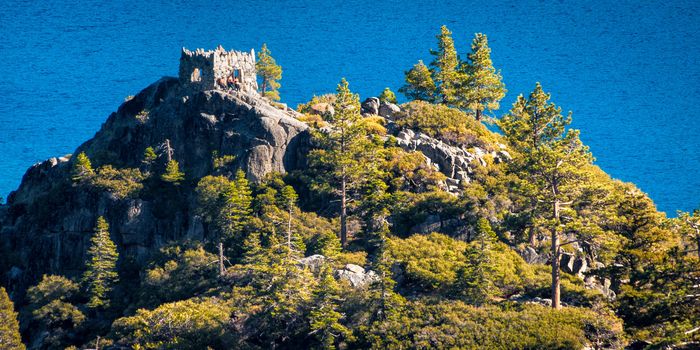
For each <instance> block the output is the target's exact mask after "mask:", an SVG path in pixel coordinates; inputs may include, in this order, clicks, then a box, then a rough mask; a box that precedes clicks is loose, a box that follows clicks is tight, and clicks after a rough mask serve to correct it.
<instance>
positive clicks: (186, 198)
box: [0, 77, 309, 289]
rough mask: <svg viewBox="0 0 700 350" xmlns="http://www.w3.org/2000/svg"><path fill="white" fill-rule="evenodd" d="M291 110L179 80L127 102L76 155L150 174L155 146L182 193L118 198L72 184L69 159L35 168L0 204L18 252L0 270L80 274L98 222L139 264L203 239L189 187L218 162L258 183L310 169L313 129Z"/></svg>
mask: <svg viewBox="0 0 700 350" xmlns="http://www.w3.org/2000/svg"><path fill="white" fill-rule="evenodd" d="M292 113H293V112H292V111H285V110H282V109H279V108H276V107H273V106H272V105H270V104H269V103H268V102H267V101H266V100H264V99H262V98H260V97H259V96H258V95H257V93H254V92H253V93H249V94H246V93H238V92H224V91H221V90H209V91H192V90H190V89H188V87H187V86H182V85H181V84H180V83H179V82H178V80H177V79H175V78H168V77H166V78H162V79H160V80H159V81H157V82H155V83H154V84H152V85H151V86H149V87H147V88H146V89H144V90H143V91H141V92H140V93H139V94H138V95H136V96H134V97H131V98H129V99H128V100H127V101H126V102H124V103H123V104H122V105H121V106H120V107H119V109H118V110H117V111H116V112H114V113H112V114H111V115H110V116H109V118H108V119H107V121H106V122H105V123H104V125H102V127H101V129H100V131H98V132H97V134H96V135H95V136H94V137H93V138H92V139H91V140H89V141H87V142H85V143H84V144H82V145H81V146H80V147H78V149H77V150H76V151H75V153H74V154H79V153H80V152H85V153H86V154H87V155H88V157H89V158H90V159H91V160H92V163H93V166H94V167H95V168H98V167H99V166H103V165H107V164H109V165H112V166H113V167H115V168H117V169H122V168H142V169H143V166H144V165H143V163H142V161H143V154H144V150H145V149H146V148H147V147H152V148H154V149H155V151H156V153H157V154H158V159H157V160H156V162H155V163H154V164H155V165H153V166H154V167H156V168H161V169H162V168H163V167H164V166H165V163H166V162H167V158H168V157H171V158H172V159H175V160H177V161H178V162H179V163H180V169H182V170H183V171H184V172H185V174H186V180H185V182H184V183H183V184H182V185H181V186H178V187H177V188H175V189H174V190H175V191H176V193H174V195H170V196H163V195H162V193H161V192H158V191H165V190H163V189H157V188H156V189H146V190H144V191H142V192H143V193H141V194H140V195H139V196H136V197H137V198H129V196H126V198H121V197H120V196H117V195H114V194H113V193H110V192H109V191H104V190H102V191H88V190H85V189H84V188H82V187H78V186H75V184H73V183H72V182H71V180H70V171H71V167H72V163H73V162H74V160H72V159H70V157H61V158H51V159H49V160H47V161H44V162H42V163H39V164H36V165H34V166H32V167H31V168H30V169H29V170H28V171H27V173H26V174H25V176H24V178H23V180H22V184H21V185H20V187H19V189H18V190H17V191H15V192H13V193H12V194H11V195H10V196H9V198H8V204H7V205H5V206H1V207H0V208H1V209H0V244H2V245H3V248H4V249H3V251H6V252H11V254H8V255H7V256H4V257H2V258H0V271H3V272H7V271H9V273H8V276H7V277H8V284H9V285H11V286H26V285H27V284H28V283H31V282H33V281H34V280H35V278H36V277H37V276H39V275H41V274H46V273H61V274H67V275H75V274H77V273H79V271H80V270H81V269H82V265H83V259H84V256H83V255H84V252H85V249H86V244H88V242H89V237H90V235H91V232H92V230H93V227H94V225H95V220H96V218H97V217H98V216H100V215H102V216H105V217H106V218H107V219H108V221H109V222H110V224H111V226H112V227H111V229H112V236H113V239H114V240H115V241H116V243H117V244H118V245H119V246H120V248H121V249H122V251H123V252H125V253H127V255H129V256H132V257H134V258H135V259H136V260H137V261H143V260H144V259H145V258H146V257H147V256H148V254H149V252H152V251H154V250H155V249H156V248H157V247H159V246H160V245H162V244H163V243H164V242H167V241H170V240H179V239H183V238H202V236H204V235H206V232H207V230H206V228H205V227H204V225H203V224H202V222H201V221H200V220H199V218H198V217H197V216H196V215H194V213H193V210H192V207H193V205H194V199H193V194H192V189H193V187H194V185H196V181H197V180H198V179H199V178H201V177H202V176H205V175H207V174H211V173H213V172H215V170H214V168H213V162H212V159H213V157H214V156H217V155H218V156H219V157H224V156H226V158H225V159H226V160H227V161H226V162H225V164H223V166H221V167H219V168H217V169H216V172H218V173H223V174H230V173H232V172H233V171H234V170H235V169H237V168H239V167H241V168H243V169H245V170H246V174H247V177H248V178H249V179H251V180H253V181H257V180H259V179H260V178H261V177H263V176H264V175H265V174H267V173H269V172H273V171H274V172H285V171H288V170H290V169H294V168H296V167H299V166H300V165H301V164H303V162H304V160H303V159H302V157H303V155H304V153H305V151H304V149H305V147H306V145H307V143H308V142H307V141H308V135H309V133H308V130H307V129H308V128H307V126H306V125H305V124H304V123H302V122H299V121H298V120H296V119H294V118H293V117H292ZM231 156H232V157H233V158H232V157H231ZM171 190H172V189H171ZM164 197H168V198H169V199H167V200H166V199H163V198H164ZM173 198H174V199H173ZM20 289H21V288H20Z"/></svg>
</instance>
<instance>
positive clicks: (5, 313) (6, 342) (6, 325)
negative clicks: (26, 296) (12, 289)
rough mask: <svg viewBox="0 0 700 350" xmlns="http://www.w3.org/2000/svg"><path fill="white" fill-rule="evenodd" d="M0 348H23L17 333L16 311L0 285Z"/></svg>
mask: <svg viewBox="0 0 700 350" xmlns="http://www.w3.org/2000/svg"><path fill="white" fill-rule="evenodd" d="M0 349H6V350H24V349H25V348H24V344H22V337H21V336H20V334H19V322H17V312H15V308H14V305H13V304H12V300H10V297H9V296H8V295H7V292H6V291H5V288H3V287H0Z"/></svg>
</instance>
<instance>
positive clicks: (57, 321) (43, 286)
mask: <svg viewBox="0 0 700 350" xmlns="http://www.w3.org/2000/svg"><path fill="white" fill-rule="evenodd" d="M78 292H79V286H78V284H77V283H75V282H73V281H71V280H69V279H67V278H65V277H63V276H53V275H48V276H47V275H44V276H43V278H42V279H41V281H40V282H39V283H38V284H37V285H36V286H33V287H30V288H29V289H28V290H27V296H28V297H29V303H30V304H29V310H31V315H32V319H33V321H35V322H36V323H37V324H39V325H41V326H42V327H44V329H46V330H47V331H48V332H49V333H50V335H49V337H48V338H47V339H45V341H44V344H47V345H49V346H53V347H54V348H63V347H65V346H66V345H67V343H66V338H67V336H66V335H67V333H69V332H71V331H73V330H74V329H76V328H78V327H79V326H81V325H82V324H83V322H84V321H85V315H84V314H83V313H82V312H81V311H80V309H78V307H76V306H75V305H74V304H72V303H71V302H72V299H73V298H74V297H75V296H76V295H77V294H78ZM35 326H36V324H32V327H35Z"/></svg>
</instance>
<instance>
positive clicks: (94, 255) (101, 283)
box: [83, 216, 119, 308]
mask: <svg viewBox="0 0 700 350" xmlns="http://www.w3.org/2000/svg"><path fill="white" fill-rule="evenodd" d="M87 255H88V259H87V262H86V264H85V265H86V266H87V270H86V271H85V273H84V274H83V283H84V284H85V286H86V288H87V292H88V295H89V301H88V304H87V305H88V306H89V307H91V308H106V307H109V305H110V300H109V294H110V293H111V291H112V288H113V287H114V285H115V284H116V283H117V282H118V281H119V275H118V274H117V259H118V258H119V254H118V253H117V246H116V245H115V244H114V242H112V239H110V237H109V224H107V221H106V220H105V219H104V218H103V217H101V216H100V217H99V218H98V219H97V226H96V227H95V234H94V235H93V236H92V238H91V239H90V248H89V249H88V252H87Z"/></svg>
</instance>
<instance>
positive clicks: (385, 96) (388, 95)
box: [379, 87, 396, 103]
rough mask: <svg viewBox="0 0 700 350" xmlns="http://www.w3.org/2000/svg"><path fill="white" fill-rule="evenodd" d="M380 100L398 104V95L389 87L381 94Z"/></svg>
mask: <svg viewBox="0 0 700 350" xmlns="http://www.w3.org/2000/svg"><path fill="white" fill-rule="evenodd" d="M379 100H380V101H382V102H389V103H396V94H394V92H393V91H391V89H389V88H388V87H387V88H385V89H384V91H382V93H381V94H379Z"/></svg>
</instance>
